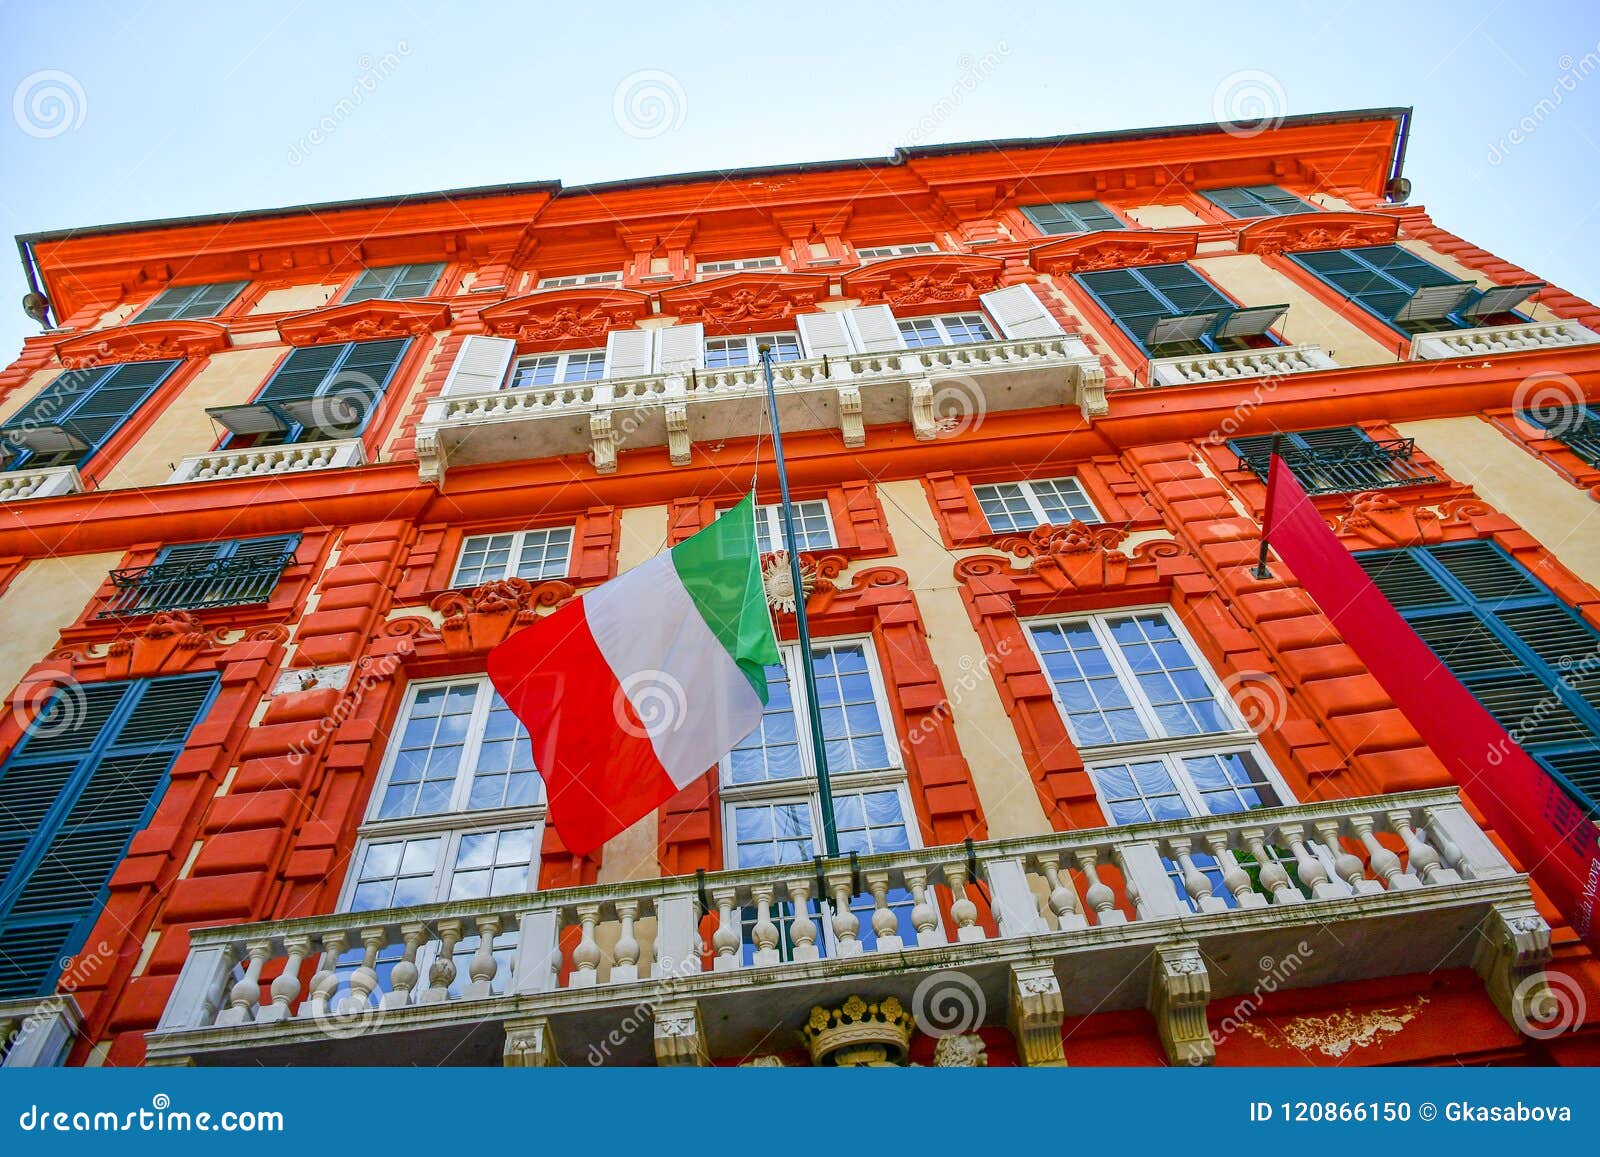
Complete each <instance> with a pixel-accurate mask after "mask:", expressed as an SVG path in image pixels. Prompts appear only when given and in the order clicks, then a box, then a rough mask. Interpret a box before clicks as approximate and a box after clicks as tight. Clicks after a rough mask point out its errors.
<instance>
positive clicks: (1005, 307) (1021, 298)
mask: <svg viewBox="0 0 1600 1157" xmlns="http://www.w3.org/2000/svg"><path fill="white" fill-rule="evenodd" d="M978 300H979V301H981V302H983V308H984V309H986V310H988V311H989V316H990V317H992V318H994V323H995V324H996V325H998V326H999V327H1000V332H1001V333H1002V334H1004V335H1005V336H1006V337H1055V336H1056V335H1057V334H1059V333H1062V332H1064V331H1063V330H1062V328H1061V326H1060V325H1058V324H1057V323H1056V319H1055V318H1053V317H1051V316H1050V312H1049V311H1048V310H1047V309H1045V307H1044V303H1043V302H1042V301H1040V300H1039V295H1038V294H1036V293H1034V292H1033V287H1032V286H1030V285H1008V286H1006V287H1005V288H1004V289H995V290H991V291H990V292H988V293H980V294H979V295H978Z"/></svg>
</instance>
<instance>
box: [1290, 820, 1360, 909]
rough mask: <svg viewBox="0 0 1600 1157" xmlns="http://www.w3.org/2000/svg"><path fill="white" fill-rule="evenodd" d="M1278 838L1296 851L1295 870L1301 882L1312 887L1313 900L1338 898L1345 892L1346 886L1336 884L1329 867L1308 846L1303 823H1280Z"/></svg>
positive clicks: (1292, 850)
mask: <svg viewBox="0 0 1600 1157" xmlns="http://www.w3.org/2000/svg"><path fill="white" fill-rule="evenodd" d="M1278 838H1279V839H1281V840H1282V841H1283V842H1284V843H1286V844H1288V845H1289V850H1290V851H1291V852H1293V853H1294V863H1295V871H1297V872H1298V873H1299V874H1300V883H1301V884H1302V885H1303V886H1305V887H1308V888H1310V889H1311V898H1312V899H1313V900H1336V899H1338V898H1339V897H1341V896H1343V895H1344V894H1345V890H1344V888H1342V887H1340V886H1338V885H1336V884H1334V882H1333V877H1332V876H1331V875H1329V873H1328V869H1327V868H1325V867H1323V864H1322V861H1321V860H1319V859H1317V857H1316V855H1315V854H1314V853H1313V852H1312V851H1311V849H1310V848H1308V847H1307V846H1306V830H1305V827H1304V826H1303V825H1301V824H1280V825H1279V826H1278Z"/></svg>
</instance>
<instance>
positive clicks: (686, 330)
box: [656, 321, 706, 374]
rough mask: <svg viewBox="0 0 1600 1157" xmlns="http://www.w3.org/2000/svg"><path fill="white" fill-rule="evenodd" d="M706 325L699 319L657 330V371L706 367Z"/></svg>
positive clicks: (662, 372)
mask: <svg viewBox="0 0 1600 1157" xmlns="http://www.w3.org/2000/svg"><path fill="white" fill-rule="evenodd" d="M705 364H706V327H705V326H703V325H702V324H700V323H699V322H698V321H696V322H691V323H690V324H688V325H669V326H667V328H666V329H658V330H656V373H658V374H672V373H683V372H684V371H686V370H700V369H704V368H705Z"/></svg>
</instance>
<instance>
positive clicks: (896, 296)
mask: <svg viewBox="0 0 1600 1157" xmlns="http://www.w3.org/2000/svg"><path fill="white" fill-rule="evenodd" d="M1004 271H1005V262H1004V261H1002V260H1000V259H999V258H996V257H979V256H974V255H971V254H961V253H925V254H914V255H912V256H909V257H899V258H895V259H893V260H889V261H874V262H873V263H872V264H870V265H863V266H862V267H861V268H859V269H855V270H852V271H851V272H849V273H846V274H845V275H844V277H843V279H842V283H841V284H842V289H843V291H844V295H845V296H846V297H854V298H859V299H860V300H861V302H862V304H864V305H890V306H909V305H928V304H943V303H948V302H963V301H971V302H976V301H977V299H978V295H979V294H980V293H987V292H989V290H991V289H994V288H995V287H996V286H998V285H999V284H1000V277H1001V274H1002V273H1003V272H1004Z"/></svg>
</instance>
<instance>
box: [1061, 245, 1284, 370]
mask: <svg viewBox="0 0 1600 1157" xmlns="http://www.w3.org/2000/svg"><path fill="white" fill-rule="evenodd" d="M1075 276H1076V277H1077V281H1078V284H1079V285H1081V286H1083V288H1084V289H1086V290H1088V291H1089V294H1090V296H1092V297H1093V298H1094V299H1095V302H1096V303H1097V304H1098V305H1099V306H1100V308H1101V309H1103V310H1105V311H1106V313H1108V314H1110V315H1111V317H1112V318H1113V319H1114V320H1115V321H1116V323H1117V325H1118V327H1119V328H1121V329H1122V331H1123V332H1124V333H1126V334H1127V335H1128V336H1129V337H1130V338H1132V339H1133V341H1134V343H1135V344H1136V345H1137V346H1138V347H1139V348H1140V349H1142V350H1144V351H1145V352H1146V353H1147V354H1150V355H1151V356H1152V357H1173V356H1179V355H1185V354H1199V353H1208V352H1211V353H1215V352H1221V351H1227V350H1239V349H1251V348H1254V347H1257V346H1261V345H1273V344H1276V339H1274V338H1273V337H1272V336H1271V335H1270V334H1269V333H1267V332H1266V331H1267V329H1268V328H1269V327H1270V326H1271V325H1272V324H1273V323H1275V322H1276V321H1277V319H1278V318H1279V317H1281V316H1282V315H1283V312H1284V309H1285V307H1283V306H1269V307H1260V308H1252V309H1241V308H1240V307H1239V305H1238V303H1237V302H1235V301H1234V300H1233V299H1232V298H1231V297H1229V296H1228V295H1227V294H1225V293H1223V292H1222V291H1221V290H1219V289H1218V288H1217V287H1216V286H1214V285H1212V284H1211V283H1210V282H1209V281H1207V280H1206V279H1205V278H1204V277H1202V276H1200V274H1199V273H1198V272H1197V271H1196V270H1195V269H1194V268H1193V267H1192V266H1190V265H1188V264H1185V263H1181V262H1180V263H1178V264H1175V265H1143V266H1140V267H1139V268H1137V269H1107V270H1104V271H1102V272H1099V273H1079V274H1076V275H1075Z"/></svg>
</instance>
